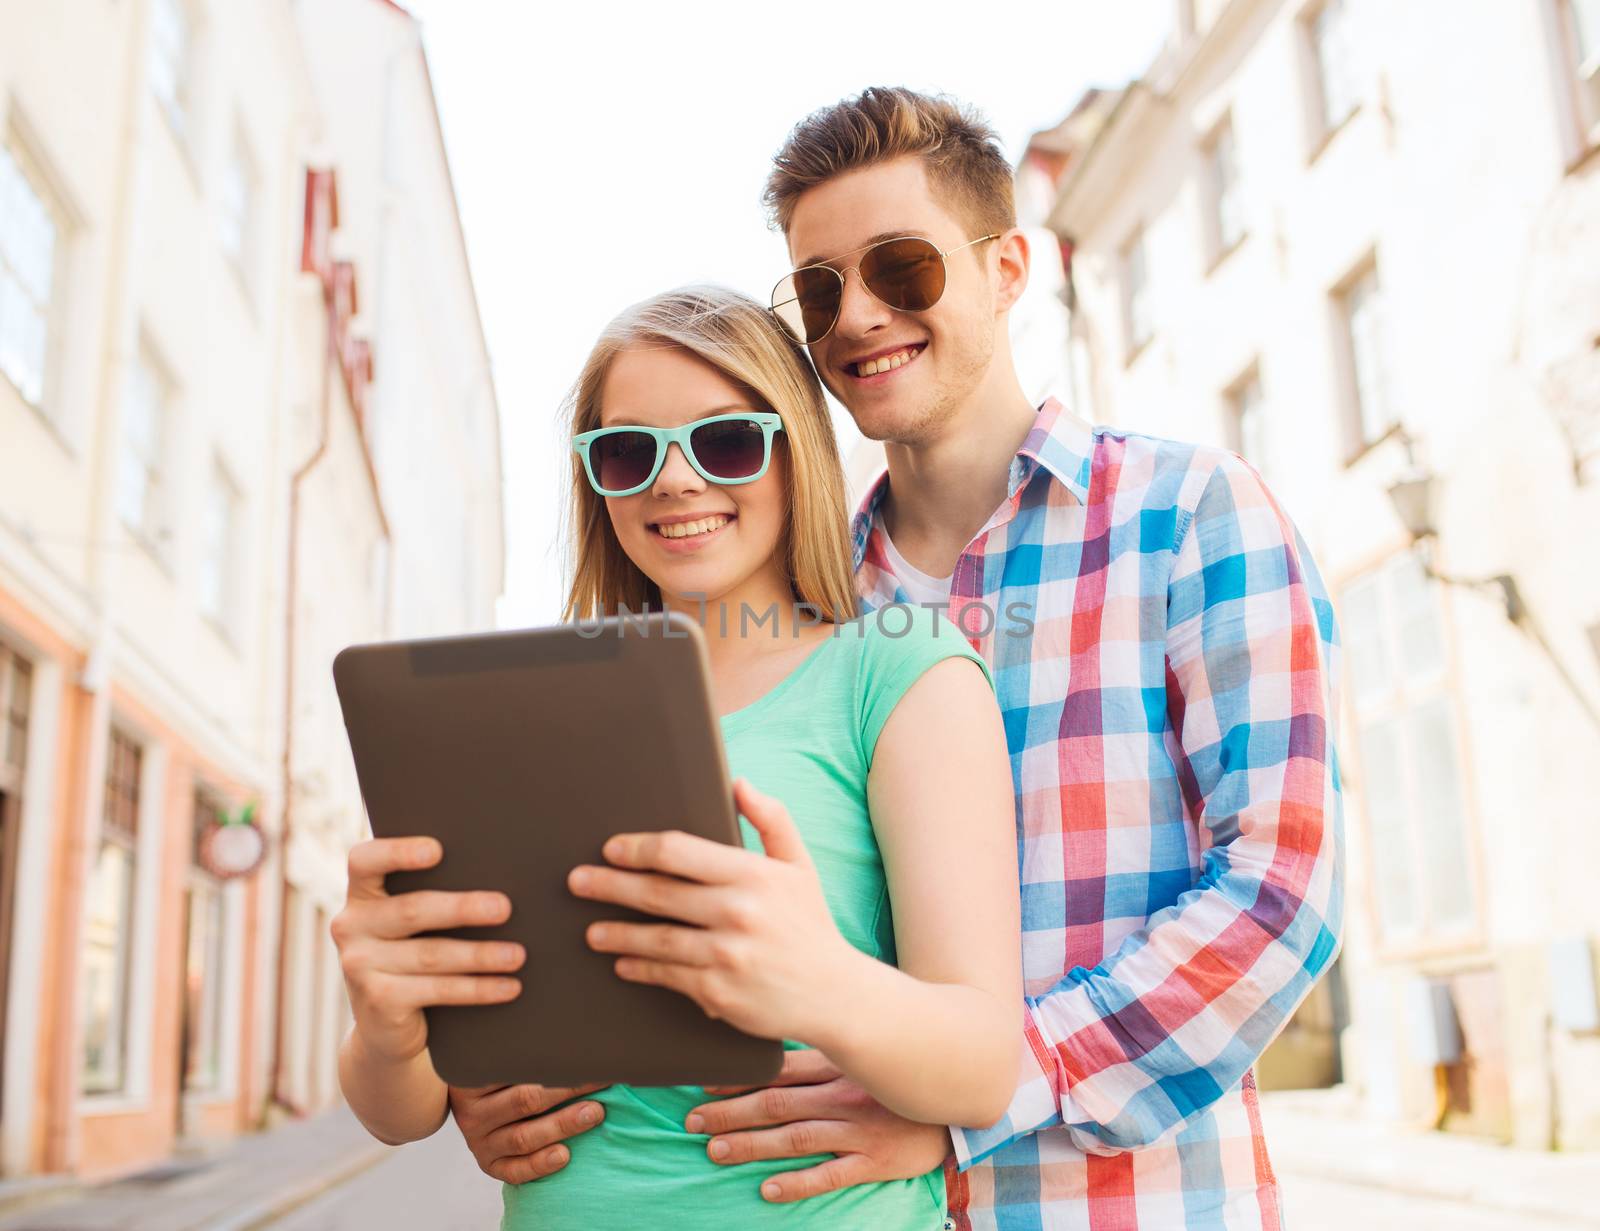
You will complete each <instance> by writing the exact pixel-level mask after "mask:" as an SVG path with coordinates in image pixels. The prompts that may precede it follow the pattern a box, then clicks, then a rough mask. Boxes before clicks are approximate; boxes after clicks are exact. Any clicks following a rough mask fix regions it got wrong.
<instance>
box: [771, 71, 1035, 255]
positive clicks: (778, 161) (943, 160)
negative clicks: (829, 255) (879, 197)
mask: <svg viewBox="0 0 1600 1231" xmlns="http://www.w3.org/2000/svg"><path fill="white" fill-rule="evenodd" d="M907 155H915V156H917V157H920V158H921V159H922V163H923V166H924V167H925V168H926V170H927V175H928V186H929V188H930V189H931V190H932V192H933V194H934V196H936V197H937V198H939V200H940V202H941V203H942V204H943V205H945V206H946V207H948V208H949V209H950V211H951V212H952V213H954V214H956V215H957V216H958V217H961V218H963V219H965V220H966V221H967V222H969V223H971V224H973V225H974V226H976V227H977V228H978V230H979V231H982V232H1003V231H1008V230H1010V229H1011V228H1012V227H1014V226H1016V225H1017V207H1016V204H1015V202H1014V200H1013V198H1012V175H1013V173H1012V170H1011V164H1010V163H1009V162H1008V161H1007V160H1006V156H1005V155H1004V154H1003V153H1001V151H1000V138H999V136H998V135H996V133H995V131H994V129H992V128H990V127H989V124H988V122H987V121H986V120H985V119H984V118H983V116H982V115H980V114H979V113H978V112H977V111H976V110H974V109H973V108H971V107H966V106H963V105H962V104H960V103H958V102H956V101H955V100H954V99H952V98H947V97H945V96H943V95H938V96H930V95H927V94H918V93H917V92H916V91H915V90H908V89H906V88H905V87H904V86H869V87H868V88H867V89H865V90H862V91H861V93H860V94H858V95H856V96H855V97H854V98H846V99H844V100H842V101H840V102H837V103H835V104H833V106H831V107H824V108H822V110H820V111H814V112H812V113H811V114H810V115H808V116H807V117H806V118H805V119H803V120H801V121H800V122H799V123H798V124H796V125H795V126H794V129H793V131H791V132H790V133H789V136H788V139H787V140H786V141H784V143H783V148H782V149H781V150H779V151H778V152H777V154H776V155H775V156H774V157H773V160H772V173H771V174H770V175H769V176H768V177H767V187H766V191H765V192H764V193H763V194H762V200H763V202H764V203H765V204H766V206H767V211H768V214H769V216H770V219H771V222H772V224H773V225H774V226H776V227H777V228H779V229H780V230H783V231H785V232H787V231H788V229H789V223H790V221H791V219H793V217H794V207H795V203H796V202H797V201H798V200H799V199H800V195H801V194H802V193H803V192H805V191H806V189H808V188H815V187H816V186H817V185H818V184H824V183H826V182H827V181H829V180H831V179H834V178H835V177H837V176H840V175H843V174H844V173H845V172H846V171H856V170H859V169H860V168H862V167H871V166H875V165H876V164H878V163H880V162H888V161H889V160H890V159H894V158H903V157H906V156H907Z"/></svg>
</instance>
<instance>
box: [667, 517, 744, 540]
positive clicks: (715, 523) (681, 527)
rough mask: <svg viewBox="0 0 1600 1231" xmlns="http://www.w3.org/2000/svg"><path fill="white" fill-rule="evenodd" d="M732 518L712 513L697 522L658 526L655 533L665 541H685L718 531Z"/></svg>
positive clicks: (678, 522) (676, 522) (677, 522)
mask: <svg viewBox="0 0 1600 1231" xmlns="http://www.w3.org/2000/svg"><path fill="white" fill-rule="evenodd" d="M732 520H733V518H731V517H729V516H728V515H727V514H726V513H714V514H712V515H711V516H710V517H702V518H700V519H699V520H698V521H675V522H670V523H666V524H658V525H657V526H656V533H657V534H659V535H660V536H661V537H662V538H667V539H686V538H689V537H690V536H691V535H695V534H709V533H710V532H711V531H713V530H720V529H721V528H722V527H723V526H726V525H727V524H728V523H729V522H730V521H732Z"/></svg>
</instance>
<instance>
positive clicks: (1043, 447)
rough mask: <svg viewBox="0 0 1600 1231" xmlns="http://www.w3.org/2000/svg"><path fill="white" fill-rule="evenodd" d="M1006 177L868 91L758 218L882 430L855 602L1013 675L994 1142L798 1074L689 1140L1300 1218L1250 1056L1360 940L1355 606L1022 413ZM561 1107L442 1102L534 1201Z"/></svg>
mask: <svg viewBox="0 0 1600 1231" xmlns="http://www.w3.org/2000/svg"><path fill="white" fill-rule="evenodd" d="M1011 184H1012V172H1011V168H1010V166H1009V164H1008V163H1007V162H1006V160H1005V158H1004V156H1003V155H1002V154H1001V152H1000V150H999V147H998V142H997V141H996V139H995V137H994V134H993V133H992V131H991V130H989V129H988V128H987V127H986V126H985V125H984V124H983V123H982V122H981V121H980V120H978V119H977V118H976V117H975V116H974V115H973V114H972V113H970V112H967V111H964V110H963V109H962V108H960V107H958V106H956V105H955V104H953V103H950V102H948V101H947V100H943V99H935V98H929V97H926V96H923V95H918V94H915V93H912V92H910V91H907V90H900V89H869V90H867V91H864V92H863V93H862V94H861V95H859V96H858V97H856V98H852V99H847V100H845V101H843V102H841V103H839V104H837V105H835V106H833V107H830V108H827V109H825V110H823V111H820V112H818V113H816V114H814V115H812V116H810V117H809V118H807V119H806V120H804V121H802V122H801V123H800V124H799V125H798V126H797V127H796V128H795V130H794V131H793V132H792V133H791V134H790V137H789V139H788V141H787V143H786V144H785V146H784V148H783V149H782V150H781V151H780V152H779V154H778V156H777V158H776V161H775V167H774V170H773V172H772V175H771V178H770V180H769V182H768V186H767V200H768V203H769V205H770V206H771V208H772V211H773V215H774V217H775V219H776V221H777V223H778V225H779V226H781V227H782V229H783V231H784V233H785V236H786V237H787V240H788V245H789V252H790V256H791V258H792V259H793V261H794V264H795V270H794V272H792V273H791V274H790V275H789V276H788V277H786V278H785V279H784V280H783V281H781V282H780V283H779V285H778V289H777V290H776V291H775V293H774V297H773V298H774V305H773V306H774V310H775V311H776V312H777V313H778V315H779V318H780V319H781V320H783V321H784V322H785V324H786V325H787V326H788V327H789V328H790V330H791V332H792V333H794V334H795V335H796V336H797V338H798V339H799V340H800V341H802V342H804V343H805V344H806V345H807V346H808V347H809V350H810V353H811V357H812V360H813V362H814V363H815V365H816V369H817V371H818V373H819V374H820V375H821V377H822V379H823V381H824V382H825V383H826V384H827V386H828V387H829V389H831V390H832V391H833V393H834V394H835V395H836V396H837V397H838V398H839V400H840V401H841V402H842V403H843V404H844V405H845V407H846V408H847V409H848V410H849V411H850V413H851V415H852V416H853V417H854V418H855V421H856V423H857V424H858V425H859V427H860V429H861V431H862V432H863V433H864V434H865V435H866V436H868V437H870V438H872V439H875V440H881V441H883V442H884V447H885V452H886V456H887V460H888V471H887V474H886V475H885V476H883V477H882V478H881V479H880V480H879V481H878V482H877V483H876V484H875V485H874V487H873V488H872V490H871V491H870V493H869V494H868V496H867V498H866V500H865V501H864V503H863V505H862V507H861V509H860V511H859V512H858V513H857V515H856V518H855V521H854V525H853V530H854V536H855V548H856V565H857V582H858V589H859V591H860V593H861V595H862V597H863V600H864V603H865V604H866V605H867V606H869V607H877V606H880V605H882V604H884V603H887V602H891V601H902V602H905V601H910V602H927V603H935V604H938V605H940V606H941V607H943V608H944V609H945V610H946V611H947V613H948V614H949V616H950V618H951V619H952V620H954V621H955V622H956V623H957V624H958V625H959V626H960V627H961V628H962V629H963V630H964V631H966V632H967V633H968V634H969V637H970V639H971V640H972V643H973V645H974V646H975V648H977V649H978V650H979V651H980V652H981V653H982V654H983V655H984V657H985V658H986V659H987V661H988V662H989V664H990V665H991V668H992V670H993V673H994V678H995V681H996V688H997V692H998V694H999V699H1000V703H1001V707H1002V709H1003V711H1004V715H1005V724H1006V734H1007V740H1008V743H1009V746H1010V753H1011V765H1012V774H1013V779H1014V785H1015V788H1016V826H1017V835H1016V837H1017V854H1018V871H1019V874H1020V877H1021V883H1022V908H1023V910H1022V920H1023V933H1022V936H1021V939H1020V943H1021V946H1022V954H1023V967H1024V980H1025V1006H1026V1012H1025V1014H1024V1032H1023V1038H1022V1039H1021V1040H1019V1047H1020V1051H1021V1055H1022V1071H1021V1078H1020V1081H1019V1084H1018V1088H1017V1090H1016V1094H1015V1096H1014V1097H1013V1099H1012V1101H1011V1104H1010V1107H1009V1109H1008V1111H1007V1114H1006V1115H1005V1116H1004V1117H1002V1119H1001V1120H1000V1122H999V1123H998V1124H996V1125H995V1126H993V1127H992V1128H989V1129H983V1130H967V1129H947V1128H945V1127H943V1126H938V1125H921V1124H914V1123H912V1122H910V1121H906V1120H903V1119H901V1118H900V1117H898V1116H895V1115H894V1114H893V1113H891V1112H889V1111H887V1110H886V1109H885V1108H883V1107H881V1106H879V1105H878V1104H877V1103H875V1102H874V1101H873V1100H872V1099H870V1098H868V1097H867V1096H865V1094H864V1093H863V1092H862V1091H861V1090H860V1089H859V1088H858V1087H856V1086H854V1085H853V1083H851V1082H849V1081H847V1080H845V1079H843V1078H842V1077H840V1075H839V1073H838V1071H837V1070H836V1069H834V1068H833V1067H832V1065H831V1064H830V1063H829V1061H828V1059H827V1057H826V1056H825V1055H822V1054H821V1053H818V1052H794V1053H791V1054H790V1056H789V1058H788V1062H787V1066H786V1069H785V1072H784V1075H783V1077H782V1078H781V1079H780V1084H778V1085H776V1086H774V1087H772V1088H771V1089H768V1090H763V1091H755V1092H750V1093H743V1094H739V1095H736V1096H735V1097H731V1098H725V1099H721V1100H716V1101H710V1102H708V1103H706V1104H705V1105H703V1106H701V1107H699V1108H697V1109H695V1111H694V1113H692V1116H691V1123H690V1124H689V1126H688V1127H689V1128H690V1129H691V1131H704V1132H708V1133H711V1134H714V1136H713V1138H712V1140H711V1142H710V1144H709V1146H708V1152H709V1154H710V1156H711V1157H712V1159H713V1160H715V1161H717V1162H721V1163H725V1164H727V1165H730V1166H737V1165H739V1164H740V1163H742V1162H745V1161H749V1160H752V1159H758V1158H759V1159H771V1158H789V1157H794V1158H799V1157H803V1156H806V1155H810V1154H815V1153H818V1152H826V1153H831V1154H833V1155H835V1156H836V1157H835V1158H833V1159H831V1160H829V1161H827V1162H825V1163H823V1164H821V1165H820V1166H815V1167H807V1168H806V1169H804V1170H801V1171H796V1172H793V1173H789V1174H786V1175H780V1176H777V1177H776V1182H777V1190H776V1192H775V1193H774V1192H770V1191H769V1190H767V1189H764V1192H767V1193H768V1195H769V1199H776V1200H783V1201H793V1200H804V1199H805V1198H807V1197H809V1196H811V1195H813V1194H815V1193H817V1192H820V1191H824V1190H828V1189H833V1188H838V1187H841V1186H844V1185H849V1184H857V1183H862V1182H865V1181H869V1180H882V1179H889V1178H900V1177H909V1176H914V1175H917V1174H920V1173H922V1172H924V1171H926V1170H927V1169H928V1168H929V1167H932V1166H937V1165H938V1164H939V1162H940V1161H941V1160H945V1164H946V1173H947V1179H948V1191H949V1197H950V1219H949V1222H948V1223H947V1225H948V1226H952V1227H968V1226H971V1227H998V1228H1013V1227H1014V1228H1047V1229H1056V1228H1060V1229H1063V1231H1064V1229H1066V1228H1074V1229H1076V1228H1093V1229H1094V1231H1120V1229H1130V1231H1131V1229H1149V1228H1163V1229H1165V1228H1177V1227H1207V1228H1212V1227H1217V1228H1227V1229H1230V1231H1231V1229H1233V1228H1276V1227H1278V1226H1279V1207H1278V1194H1277V1185H1276V1180H1275V1179H1274V1176H1273V1173H1272V1169H1271V1164H1270V1162H1269V1160H1268V1155H1267V1150H1266V1146H1265V1143H1264V1139H1263V1135H1262V1129H1261V1121H1260V1115H1259V1111H1258V1107H1257V1102H1256V1095H1255V1084H1254V1081H1253V1078H1252V1075H1251V1068H1252V1065H1253V1064H1254V1063H1255V1061H1256V1059H1257V1058H1258V1057H1259V1056H1260V1054H1261V1052H1262V1050H1263V1049H1264V1048H1265V1047H1266V1045H1267V1044H1268V1043H1269V1042H1271V1040H1272V1038H1273V1037H1274V1035H1275V1034H1276V1033H1277V1031H1278V1030H1279V1028H1280V1027H1281V1026H1282V1025H1283V1024H1284V1023H1285V1022H1286V1021H1287V1020H1288V1017H1289V1015H1290V1014H1291V1013H1292V1012H1293V1010H1294V1008H1295V1006H1296V1005H1297V1004H1298V1003H1299V1002H1300V1001H1301V1000H1302V999H1303V998H1304V996H1305V994H1306V993H1307V992H1308V991H1309V990H1310V988H1311V986H1312V984H1313V983H1314V981H1315V980H1316V978H1317V976H1318V975H1319V974H1320V973H1321V972H1322V971H1323V969H1324V968H1325V967H1326V966H1327V964H1328V963H1329V962H1330V961H1331V960H1332V957H1333V955H1334V952H1335V950H1336V948H1337V944H1338V933H1339V921H1340V916H1341V880H1342V876H1341V861H1342V842H1341V837H1340V819H1339V817H1340V800H1339V788H1338V781H1337V776H1336V770H1335V761H1334V752H1333V746H1332V742H1331V740H1332V732H1333V727H1334V688H1333V681H1334V678H1335V671H1336V643H1337V639H1336V634H1335V631H1334V624H1333V615H1332V609H1331V606H1330V604H1329V602H1328V600H1327V596H1326V593H1325V591H1324V589H1323V586H1322V583H1321V580H1320V579H1319V577H1318V576H1317V573H1316V570H1315V568H1314V566H1313V564H1312V562H1311V559H1310V556H1309V553H1308V552H1307V551H1306V549H1305V547H1304V545H1303V543H1302V542H1301V540H1300V538H1299V536H1298V535H1297V534H1296V532H1295V530H1294V528H1293V527H1292V525H1291V524H1290V523H1289V521H1288V519H1287V518H1286V517H1285V516H1284V514H1283V513H1282V511H1281V510H1280V509H1279V507H1278V506H1277V504H1276V502H1275V501H1274V500H1273V498H1272V496H1271V495H1270V494H1269V493H1268V492H1267V491H1266V489H1265V488H1264V487H1263V486H1262V484H1261V481H1260V479H1259V478H1258V477H1257V475H1256V474H1255V473H1254V472H1253V471H1252V470H1251V469H1250V468H1249V467H1248V466H1246V465H1244V464H1243V463H1242V462H1240V461H1239V460H1238V459H1237V458H1236V457H1233V456H1232V455H1230V454H1227V453H1225V452H1223V451H1221V450H1216V449H1209V448H1202V447H1198V446H1194V445H1187V444H1181V443H1178V442H1174V441H1167V440H1158V439H1154V438H1150V437H1145V436H1139V435H1136V434H1132V433H1127V432H1120V431H1113V430H1110V429H1106V428H1091V427H1090V426H1089V425H1088V424H1086V423H1084V422H1082V421H1081V420H1079V419H1077V418H1075V417H1074V416H1072V415H1071V414H1069V413H1068V412H1067V411H1066V410H1065V409H1064V408H1063V407H1062V406H1061V404H1060V403H1058V402H1056V401H1055V400H1053V399H1051V400H1047V401H1046V402H1045V403H1044V404H1043V405H1042V406H1034V405H1032V404H1031V403H1030V402H1029V401H1028V399H1027V397H1026V395H1025V394H1024V392H1023V390H1022V386H1021V384H1020V382H1019V381H1018V378H1017V375H1016V371H1015V368H1014V366H1013V361H1012V356H1011V350H1010V344H1009V337H1008V333H1007V316H1008V313H1009V310H1010V309H1011V307H1012V306H1013V305H1014V304H1015V303H1016V301H1017V299H1018V297H1019V295H1020V294H1021V292H1022V289H1023V287H1024V285H1025V284H1026V281H1027V273H1028V249H1027V243H1026V240H1025V239H1024V237H1023V235H1022V233H1021V232H1020V231H1018V230H1017V228H1016V220H1015V214H1014V208H1013V205H1012V197H1011ZM1017 615H1023V616H1025V618H1023V619H1021V620H1018V619H1016V618H1013V617H1015V616H1017ZM949 902H950V909H951V910H952V911H956V912H959V911H960V910H961V909H962V906H961V903H962V893H961V871H960V869H959V868H952V869H951V870H950V877H949ZM916 1028H917V1026H916V1023H915V1022H907V1023H906V1024H905V1029H906V1030H907V1031H908V1032H909V1031H914V1030H916ZM950 1063H951V1065H953V1066H954V1065H959V1064H960V1063H961V1058H960V1057H959V1056H952V1057H950ZM938 1079H939V1075H938V1074H937V1073H930V1074H928V1080H930V1081H937V1080H938ZM569 1093H570V1092H567V1091H548V1092H547V1091H541V1090H538V1089H537V1088H525V1087H519V1088H516V1089H513V1090H502V1091H497V1092H494V1093H493V1094H490V1095H487V1096H480V1095H471V1094H467V1093H464V1092H458V1093H457V1094H456V1095H454V1096H453V1099H452V1103H453V1106H454V1109H455V1112H456V1116H457V1120H458V1123H460V1125H461V1128H462V1131H463V1133H464V1134H465V1135H466V1136H467V1139H468V1142H469V1144H470V1145H471V1146H472V1148H473V1151H474V1153H475V1155H476V1156H477V1158H478V1160H479V1163H480V1165H481V1166H483V1167H484V1169H485V1170H486V1171H488V1172H489V1173H490V1174H491V1175H495V1176H496V1177H497V1178H516V1179H529V1178H534V1177H536V1176H538V1175H541V1174H545V1173H547V1172H548V1171H549V1170H551V1169H553V1168H554V1167H557V1166H560V1165H561V1161H562V1160H563V1159H564V1158H565V1154H564V1153H562V1151H564V1150H565V1147H564V1146H559V1145H556V1144H554V1143H556V1142H558V1141H560V1140H562V1139H564V1138H566V1137H568V1136H571V1135H572V1134H573V1132H575V1131H577V1130H579V1129H580V1127H582V1124H581V1121H580V1119H579V1117H580V1116H581V1114H582V1109H583V1108H584V1107H585V1106H587V1104H584V1103H581V1102H580V1103H575V1104H572V1105H570V1106H568V1107H562V1108H558V1109H557V1110H555V1111H551V1110H550V1108H551V1107H552V1106H555V1105H556V1103H557V1102H558V1101H560V1100H561V1099H564V1098H565V1097H567V1096H568V1094H569ZM600 1131H604V1130H603V1129H601V1130H600ZM578 1148H581V1146H579V1147H578ZM769 1183H770V1181H769Z"/></svg>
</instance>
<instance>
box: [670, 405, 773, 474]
mask: <svg viewBox="0 0 1600 1231" xmlns="http://www.w3.org/2000/svg"><path fill="white" fill-rule="evenodd" d="M689 444H690V446H691V447H693V449H694V456H695V460H696V461H698V462H699V463H700V464H701V465H702V466H704V467H705V469H706V471H707V472H708V473H710V474H713V475H715V476H716V477H717V478H719V479H748V478H749V477H750V476H751V475H753V474H755V472H756V471H758V470H760V469H761V462H762V459H763V458H764V457H765V456H766V452H767V445H766V432H765V431H763V430H762V427H761V425H760V424H759V423H757V422H756V421H755V420H753V419H723V420H721V421H719V422H717V423H707V424H705V425H704V426H703V427H697V428H695V429H694V433H693V435H691V436H690V437H689Z"/></svg>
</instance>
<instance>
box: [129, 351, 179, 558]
mask: <svg viewBox="0 0 1600 1231" xmlns="http://www.w3.org/2000/svg"><path fill="white" fill-rule="evenodd" d="M171 401H172V386H171V382H170V381H169V380H168V379H167V376H166V373H165V371H164V370H163V369H162V367H161V365H160V364H159V363H157V362H156V359H155V357H154V356H153V355H151V354H150V353H149V351H148V350H147V349H146V348H143V347H141V348H140V351H139V354H138V355H137V356H136V357H135V359H134V361H133V368H132V371H131V373H130V374H129V377H128V392H127V398H126V400H125V402H124V408H123V423H122V452H121V457H120V460H119V463H118V469H117V514H118V516H120V517H121V518H122V524H123V525H124V526H126V527H127V528H128V529H129V530H130V531H132V532H133V533H134V535H136V536H137V537H138V538H139V539H140V540H141V541H142V542H143V543H144V544H145V545H146V546H147V547H149V548H150V549H151V550H152V551H157V552H159V551H160V550H161V545H162V543H163V539H164V537H165V536H164V534H163V531H164V526H163V524H162V512H163V510H162V507H161V505H162V497H163V491H162V458H163V456H164V454H165V447H166V439H165V438H166V428H167V417H168V412H169V409H170V405H171Z"/></svg>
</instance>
